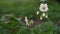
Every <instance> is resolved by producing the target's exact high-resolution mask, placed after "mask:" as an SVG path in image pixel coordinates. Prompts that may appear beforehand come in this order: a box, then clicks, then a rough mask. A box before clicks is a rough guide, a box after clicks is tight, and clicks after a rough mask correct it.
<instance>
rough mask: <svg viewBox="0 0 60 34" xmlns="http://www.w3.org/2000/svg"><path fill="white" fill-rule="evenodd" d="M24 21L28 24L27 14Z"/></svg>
mask: <svg viewBox="0 0 60 34" xmlns="http://www.w3.org/2000/svg"><path fill="white" fill-rule="evenodd" d="M25 22H26V25H29V24H28V19H27V16H25Z"/></svg>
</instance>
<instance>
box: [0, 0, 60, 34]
mask: <svg viewBox="0 0 60 34" xmlns="http://www.w3.org/2000/svg"><path fill="white" fill-rule="evenodd" d="M44 3H47V4H48V8H49V10H48V12H47V13H48V16H49V17H48V19H46V20H45V21H46V22H45V21H44V20H42V21H41V20H39V16H40V15H38V16H37V15H36V12H37V11H39V6H40V4H41V1H40V0H0V33H1V34H49V33H50V34H60V0H47V1H46V2H44ZM40 13H41V12H40ZM10 14H13V15H11V16H9V17H7V19H8V20H5V18H6V16H5V15H10ZM4 16H5V17H4ZM12 16H13V17H12ZM25 16H27V17H28V18H29V19H33V21H34V23H36V24H37V22H39V23H40V24H39V23H38V24H39V25H36V26H35V24H34V27H32V28H29V27H30V26H29V27H26V25H25V24H24V23H25V22H24V17H25ZM17 18H18V19H17ZM19 18H21V19H22V20H19ZM5 22H7V23H5ZM41 23H42V24H43V25H41ZM53 24H54V25H53ZM44 28H45V29H44Z"/></svg>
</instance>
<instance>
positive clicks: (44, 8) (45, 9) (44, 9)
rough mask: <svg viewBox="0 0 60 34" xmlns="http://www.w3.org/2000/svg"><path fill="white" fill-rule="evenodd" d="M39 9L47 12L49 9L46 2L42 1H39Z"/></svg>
mask: <svg viewBox="0 0 60 34" xmlns="http://www.w3.org/2000/svg"><path fill="white" fill-rule="evenodd" d="M39 9H40V11H41V12H47V11H48V10H49V9H48V5H47V4H43V3H41V5H40V7H39Z"/></svg>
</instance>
